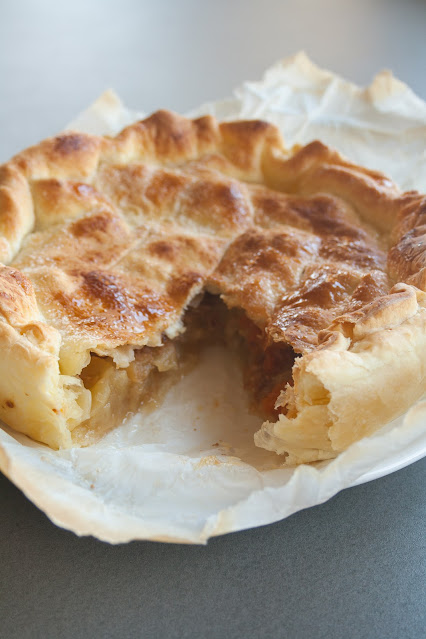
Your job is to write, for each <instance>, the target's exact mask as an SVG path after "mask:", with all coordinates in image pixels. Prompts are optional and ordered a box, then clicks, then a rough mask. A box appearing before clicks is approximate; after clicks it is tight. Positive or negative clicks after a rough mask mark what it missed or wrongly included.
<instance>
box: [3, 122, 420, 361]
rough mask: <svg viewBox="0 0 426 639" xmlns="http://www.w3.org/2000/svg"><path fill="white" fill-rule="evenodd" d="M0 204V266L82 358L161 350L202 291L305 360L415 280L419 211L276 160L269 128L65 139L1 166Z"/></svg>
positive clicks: (354, 178) (364, 178)
mask: <svg viewBox="0 0 426 639" xmlns="http://www.w3.org/2000/svg"><path fill="white" fill-rule="evenodd" d="M0 197H1V198H3V199H2V200H0V201H1V202H3V204H2V208H1V210H0V236H1V237H0V239H1V243H0V259H3V261H6V262H8V263H9V264H10V266H11V267H12V268H13V269H15V271H16V270H18V271H19V272H22V273H23V274H24V276H25V278H26V281H28V282H30V283H31V286H32V290H33V291H34V295H33V297H34V300H36V308H37V313H38V318H39V319H40V318H41V317H42V318H43V321H45V322H46V323H47V324H49V325H50V326H52V327H54V328H56V329H58V330H59V332H60V334H61V337H62V340H64V341H68V342H72V341H73V340H77V341H78V340H83V341H84V343H85V344H87V347H88V348H89V349H96V348H104V349H108V348H115V347H117V346H120V345H126V344H131V345H138V344H139V345H143V344H146V343H152V344H153V343H160V342H161V337H162V334H163V333H164V332H165V331H167V330H168V329H169V328H171V327H172V326H173V325H175V324H176V323H177V322H179V320H180V319H181V318H182V315H183V313H184V312H185V308H186V306H187V305H188V303H189V302H190V300H191V299H192V298H193V297H194V296H195V295H197V294H199V293H200V292H201V291H203V290H205V289H207V290H209V291H211V292H214V293H216V294H220V295H222V297H223V299H224V300H225V302H226V303H227V304H228V305H229V306H230V307H233V306H237V307H239V308H241V309H243V310H244V311H245V313H246V314H247V317H249V318H250V319H251V320H252V321H253V322H255V323H256V324H257V325H258V326H259V327H261V329H262V330H263V331H265V334H266V335H267V336H268V338H269V339H270V340H271V341H281V342H286V343H288V344H290V345H291V346H293V348H294V349H295V350H297V351H298V352H304V351H305V350H311V349H313V348H315V347H316V346H317V345H318V339H317V335H318V332H319V331H321V330H322V329H324V328H326V327H327V326H328V325H329V324H330V323H331V322H332V321H333V320H334V319H335V318H336V317H337V316H339V315H340V314H342V313H347V312H352V311H354V310H358V309H359V308H362V306H363V305H364V304H366V303H369V302H370V301H371V300H372V299H375V298H376V297H380V296H382V295H383V294H386V293H387V291H388V290H389V287H390V285H391V283H393V281H396V280H398V279H404V278H408V279H409V280H410V281H420V280H415V278H421V277H423V276H422V275H421V273H422V270H424V266H425V244H424V233H423V232H422V231H421V228H422V225H421V224H420V213H419V211H420V210H423V211H424V205H423V204H422V203H421V201H420V196H418V195H417V194H407V195H405V196H404V195H401V194H400V193H399V191H398V189H397V188H396V187H395V185H393V184H392V183H391V182H390V181H389V180H387V178H385V177H384V176H383V175H381V174H380V173H378V172H375V171H369V170H367V169H363V168H360V167H357V166H355V165H352V164H351V163H349V162H348V161H346V160H345V159H344V158H342V157H341V156H340V155H339V154H338V153H336V152H335V151H333V150H331V149H329V148H327V147H326V146H324V145H323V144H321V143H320V142H313V143H311V144H309V145H307V146H306V147H303V148H298V149H295V150H294V151H293V152H291V153H290V152H288V151H285V149H284V147H283V143H282V140H281V137H280V134H279V132H278V130H277V129H276V128H275V127H273V126H272V125H270V124H268V123H265V122H258V121H252V122H228V123H222V124H219V123H217V122H216V121H215V120H214V118H211V117H209V116H206V117H203V118H198V119H196V120H187V119H185V118H181V117H180V116H177V115H175V114H172V113H169V112H166V111H161V112H158V113H156V114H153V115H152V116H151V117H150V118H147V119H146V120H143V121H141V122H139V123H136V124H134V125H132V126H130V127H127V128H126V129H124V130H123V131H122V132H121V133H120V134H119V135H118V136H117V137H115V138H109V137H104V138H101V137H96V136H88V135H85V134H77V133H67V134H63V135H61V136H58V137H56V138H52V139H50V140H46V141H44V142H42V143H41V144H40V145H38V146H36V147H33V148H31V149H28V150H26V151H24V152H23V153H22V154H20V155H18V156H17V157H16V158H14V159H13V160H12V161H11V162H10V163H9V164H8V165H5V167H3V168H2V169H1V171H0ZM422 207H423V209H422ZM18 213H19V214H18ZM422 215H423V213H422ZM392 232H393V235H392V239H391V240H390V239H389V238H390V237H391V233H392ZM389 242H391V244H393V248H391V251H390V253H389V260H388V262H389V263H388V264H387V249H388V244H389ZM15 271H14V272H15ZM389 273H390V277H391V281H389V278H388V275H389ZM413 278H414V280H413ZM1 287H2V288H1V289H0V290H3V302H2V298H1V297H0V311H1V310H2V307H3V306H5V305H6V302H5V301H4V300H5V299H6V298H5V297H4V295H5V293H4V291H6V290H7V287H6V285H1ZM7 294H8V295H9V293H7ZM11 295H12V297H13V295H14V293H13V292H12V294H11ZM16 295H17V298H18V297H19V294H18V293H16ZM29 304H30V302H29ZM31 309H32V311H31V313H32V314H33V315H35V314H36V312H35V309H34V308H33V307H32V306H31ZM40 312H41V313H42V315H40Z"/></svg>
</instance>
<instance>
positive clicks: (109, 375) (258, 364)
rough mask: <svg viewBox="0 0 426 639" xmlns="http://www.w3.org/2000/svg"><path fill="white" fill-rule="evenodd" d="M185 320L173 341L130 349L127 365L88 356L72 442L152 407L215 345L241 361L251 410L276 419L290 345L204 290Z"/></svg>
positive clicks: (95, 436) (89, 439)
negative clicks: (82, 405) (80, 415)
mask: <svg viewBox="0 0 426 639" xmlns="http://www.w3.org/2000/svg"><path fill="white" fill-rule="evenodd" d="M184 324H185V331H184V333H183V334H182V335H180V336H179V337H178V338H176V339H175V340H173V341H172V340H170V339H168V338H164V339H163V344H162V345H161V346H159V347H148V346H145V347H144V348H141V349H135V350H134V353H133V354H134V359H133V361H131V362H130V363H129V364H128V366H127V367H126V368H117V366H116V364H115V363H114V361H113V359H112V358H111V357H101V356H99V355H96V354H94V353H92V354H91V357H90V362H89V364H88V365H87V366H85V368H83V370H82V371H81V373H80V375H79V378H80V379H81V380H82V383H83V385H84V388H85V389H86V390H88V391H89V392H90V394H91V410H90V417H89V418H88V419H86V420H85V421H83V422H82V423H81V424H79V425H78V426H76V427H75V428H74V429H73V431H72V438H73V441H74V443H76V444H79V445H88V444H90V443H93V442H94V441H96V440H97V439H99V438H100V437H101V436H102V435H104V434H105V433H106V432H107V431H109V430H110V429H112V428H114V427H115V426H117V425H119V424H120V423H122V422H123V420H124V419H125V417H126V416H127V415H129V414H131V413H135V412H136V411H137V410H138V409H139V408H140V407H141V406H145V407H148V408H149V407H150V406H151V407H155V406H156V405H157V404H158V402H159V401H160V399H161V396H162V395H164V392H165V391H166V390H167V389H168V388H169V387H170V384H171V383H173V381H174V380H176V379H177V374H176V373H178V372H182V371H183V370H184V369H187V367H188V366H190V365H193V364H194V363H195V362H196V356H197V353H198V352H199V351H200V350H201V349H202V348H204V347H206V346H209V345H212V344H220V343H221V344H224V345H226V346H227V348H230V349H232V350H233V352H235V353H236V355H237V357H238V359H239V360H240V362H241V366H242V371H243V380H244V387H245V389H246V390H247V393H248V396H249V400H250V404H251V409H252V410H253V412H254V413H256V414H258V415H259V417H261V418H262V420H266V419H274V418H275V419H276V418H277V415H278V412H279V411H278V410H277V409H275V404H276V401H277V398H278V396H279V395H280V393H281V391H282V390H284V388H285V387H286V385H287V384H288V382H290V381H291V371H292V366H293V363H294V360H295V353H294V351H293V349H292V348H291V347H290V346H288V345H287V344H282V343H272V344H271V343H268V342H267V340H266V338H265V333H264V331H262V330H261V329H260V328H259V327H257V326H256V325H255V324H254V323H253V322H252V321H251V320H249V319H248V318H247V316H246V315H245V313H244V312H243V311H240V310H238V309H228V308H227V307H226V305H225V304H224V302H223V301H222V300H221V299H220V298H219V297H218V296H216V295H211V294H209V293H206V294H204V295H203V296H200V297H199V298H198V299H196V300H194V301H193V303H192V304H191V306H190V307H189V308H188V310H187V311H186V314H185V318H184ZM279 410H280V411H281V412H282V411H283V409H282V408H280V409H279Z"/></svg>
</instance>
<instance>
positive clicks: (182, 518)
mask: <svg viewBox="0 0 426 639" xmlns="http://www.w3.org/2000/svg"><path fill="white" fill-rule="evenodd" d="M204 113H211V114H213V115H216V117H218V118H219V119H237V118H263V119H266V120H269V121H271V122H274V123H275V124H277V125H278V126H279V127H280V129H281V131H282V132H283V135H284V138H285V140H286V142H287V144H288V145H289V146H290V145H292V144H293V143H295V142H300V143H305V142H308V141H309V140H312V139H315V138H320V139H321V140H323V141H324V142H326V143H327V144H330V145H332V146H334V147H336V148H337V149H339V150H340V151H341V152H343V153H344V154H345V155H346V156H348V157H349V158H350V159H351V160H353V161H355V162H358V163H360V164H364V165H366V166H369V167H371V168H377V169H380V170H382V171H384V172H386V173H387V174H388V175H390V176H391V177H392V178H393V179H394V180H395V181H396V182H397V183H398V184H399V186H400V187H401V188H403V189H412V188H417V189H419V190H422V191H426V161H425V160H426V151H425V149H426V104H425V103H424V102H423V101H422V100H420V99H419V98H418V97H417V96H415V95H414V94H413V93H412V91H410V89H408V88H407V87H406V86H405V85H404V84H402V83H401V82H399V81H398V80H396V79H395V78H393V77H392V75H391V74H390V73H389V72H382V73H380V74H379V75H377V76H376V78H375V79H374V81H373V83H372V84H371V85H370V86H369V87H368V88H366V89H360V88H358V87H356V86H355V85H353V84H350V83H349V82H346V81H345V80H343V79H341V78H339V77H337V76H336V75H334V74H332V73H330V72H329V71H323V70H321V69H319V68H318V67H316V66H315V65H313V64H312V63H311V62H310V61H309V60H308V58H307V57H306V56H305V55H304V54H303V53H302V54H298V55H296V56H293V57H292V58H289V59H287V60H284V61H282V62H280V63H278V64H276V65H274V66H273V67H272V68H270V69H269V70H268V71H267V72H266V73H265V76H264V78H263V80H262V81H261V82H256V83H245V84H244V85H243V86H242V87H241V88H239V89H237V90H236V92H235V97H234V98H232V99H229V100H226V101H221V102H216V103H210V104H206V105H204V106H202V107H200V108H198V109H196V110H194V111H193V112H191V114H190V115H198V114H204ZM142 115H143V114H142V113H138V114H136V113H132V112H130V111H128V110H127V109H125V107H124V106H123V105H122V103H121V102H120V100H119V98H118V97H117V96H116V95H115V94H114V93H113V92H112V91H108V92H106V93H105V94H103V95H102V96H101V97H100V98H99V99H98V100H97V101H96V102H95V103H94V104H93V105H92V106H91V107H89V108H88V109H87V110H86V111H85V112H84V113H83V114H81V115H80V116H79V117H78V118H77V119H76V120H75V121H74V122H73V123H72V124H71V125H70V126H69V127H67V128H74V129H79V130H82V131H87V132H92V133H96V134H103V133H110V134H112V133H116V132H117V131H119V130H120V129H121V128H122V127H123V126H125V125H127V124H129V123H130V122H132V121H134V120H135V119H137V118H139V117H142ZM259 426H260V424H259V420H258V418H255V417H254V416H253V415H251V414H250V413H249V412H248V409H247V398H246V397H245V394H244V391H243V390H242V382H241V375H240V372H239V369H238V366H237V364H236V362H235V361H234V360H233V358H232V356H231V355H230V354H229V353H228V352H227V351H226V350H225V349H223V348H221V347H214V348H213V347H212V348H209V349H207V350H206V351H204V352H203V353H202V354H201V356H200V363H199V365H198V366H197V367H196V368H195V369H194V370H193V371H192V372H190V373H189V374H188V375H187V376H186V377H185V378H183V379H181V380H180V381H179V382H178V383H177V384H176V385H175V386H174V387H173V388H171V389H170V391H169V392H168V393H167V395H166V397H165V399H164V401H163V402H161V404H160V406H159V407H158V408H157V409H156V410H155V411H153V412H151V413H143V412H142V413H140V414H138V415H136V416H135V417H134V418H132V419H131V420H129V421H128V422H127V423H126V424H124V425H123V426H122V427H120V428H117V429H115V430H114V431H113V432H112V433H110V434H109V435H107V436H106V437H105V438H104V439H103V440H102V441H101V442H99V443H98V444H95V445H93V446H91V447H89V448H85V449H78V448H75V449H71V450H67V451H52V450H50V449H49V448H47V447H46V446H43V445H41V444H37V443H35V442H32V441H31V440H30V439H28V438H27V437H25V436H23V435H19V434H16V433H14V432H13V431H12V430H11V429H9V428H7V427H4V429H3V430H0V469H1V470H2V471H3V472H4V473H5V474H6V475H7V476H8V477H9V478H10V479H11V480H12V481H13V482H14V483H15V484H16V485H17V486H18V487H19V488H20V489H21V490H23V492H24V493H25V494H26V495H27V497H29V498H30V499H31V500H32V501H33V502H34V503H35V504H36V505H37V506H38V507H39V508H41V509H42V510H43V511H44V512H45V513H46V515H47V516H48V517H50V519H51V520H52V521H53V522H55V523H56V524H58V525H60V526H63V527H64V528H68V529H70V530H73V531H74V532H75V533H77V534H79V535H89V534H90V535H94V536H96V537H98V538H99V539H102V540H105V541H109V542H111V543H119V542H126V541H131V540H134V539H152V540H158V541H173V542H185V543H205V542H206V541H207V540H208V538H209V537H211V536H213V535H219V534H223V533H227V532H231V531H237V530H242V529H245V528H251V527H254V526H260V525H264V524H268V523H271V522H274V521H277V520H279V519H283V518H284V517H287V516H289V515H291V514H292V513H294V512H297V511H298V510H301V509H303V508H306V507H308V506H313V505H315V504H319V503H322V502H324V501H326V500H327V499H329V498H330V497H332V496H333V495H335V494H336V493H337V492H339V491H340V490H342V489H343V488H346V487H349V486H353V485H356V484H358V483H362V482H363V481H369V480H371V479H375V478H376V477H380V476H382V475H385V474H387V473H389V472H392V471H394V470H397V469H398V468H402V467H403V466H405V465H407V464H409V463H411V462H413V461H415V460H417V459H420V458H421V457H423V456H424V455H426V401H423V402H419V403H418V404H417V405H416V406H414V407H412V408H411V409H410V410H409V411H408V412H407V413H406V414H405V415H404V416H402V417H400V418H398V419H397V420H395V421H394V422H392V424H388V425H387V426H386V427H384V428H383V429H382V430H381V431H380V432H378V433H376V434H375V435H374V436H372V437H369V438H366V439H364V440H362V441H360V442H357V443H356V444H354V445H353V446H351V447H350V448H349V449H348V450H347V451H345V452H344V453H342V454H341V455H339V457H338V458H337V459H335V460H331V461H329V462H322V463H319V464H316V465H311V466H307V465H305V466H299V467H298V468H294V469H289V468H281V467H280V458H279V457H278V456H276V455H273V454H272V453H269V452H267V451H263V450H261V449H257V448H256V447H255V446H254V444H253V433H254V432H255V430H257V429H258V427H259Z"/></svg>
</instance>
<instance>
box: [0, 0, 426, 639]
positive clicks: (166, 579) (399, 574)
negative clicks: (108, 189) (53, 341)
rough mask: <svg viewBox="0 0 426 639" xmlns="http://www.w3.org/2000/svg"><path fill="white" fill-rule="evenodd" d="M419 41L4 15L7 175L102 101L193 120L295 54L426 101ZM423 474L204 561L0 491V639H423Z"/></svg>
mask: <svg viewBox="0 0 426 639" xmlns="http://www.w3.org/2000/svg"><path fill="white" fill-rule="evenodd" d="M425 35H426V3H425V2H422V1H421V0H417V1H414V0H409V1H405V2H403V1H401V2H395V1H392V0H388V1H384V0H383V1H379V0H370V1H368V0H358V1H357V2H356V3H355V2H349V1H347V2H345V1H344V0H340V1H338V0H323V1H317V2H315V1H314V0H311V1H309V0H298V1H297V2H296V1H287V2H285V1H283V2H279V1H274V0H263V1H261V0H259V1H250V0H245V1H244V0H228V1H227V2H226V1H224V0H216V1H215V2H207V1H206V2H202V1H200V0H198V1H197V0H180V1H175V2H173V1H172V0H155V1H154V0H153V1H152V2H147V1H141V2H137V1H136V0H134V1H131V0H104V1H101V0H92V1H90V0H85V1H83V0H72V1H68V2H61V1H59V0H56V2H53V1H49V0H39V1H38V2H35V1H31V0H10V1H9V0H6V1H5V0H3V1H2V2H1V3H0V77H1V83H0V132H1V134H0V161H1V160H5V159H7V158H8V157H9V156H10V155H11V154H13V153H15V152H17V151H18V150H20V149H21V148H23V147H25V146H28V145H29V144H31V143H34V142H36V141H37V140H39V139H41V138H42V137H45V136H47V135H49V134H53V133H55V132H57V131H58V130H60V129H61V127H63V126H64V124H66V123H67V122H68V121H69V120H70V119H71V118H72V117H73V116H74V115H75V114H76V113H77V112H78V111H80V110H81V109H82V108H84V107H85V106H86V105H87V104H88V103H89V102H90V101H91V100H93V99H94V98H95V97H96V96H97V95H98V94H99V93H100V92H102V91H103V90H104V89H106V88H108V87H114V88H115V89H116V90H117V91H118V93H119V94H120V95H121V96H122V98H123V99H124V101H125V102H126V103H127V104H128V105H129V106H131V107H134V108H137V109H142V110H144V111H147V112H148V111H151V110H154V109H156V108H159V107H168V108H172V109H175V110H177V111H181V112H184V111H185V110H188V109H190V108H191V107H194V106H196V105H198V104H199V103H201V102H203V101H206V100H210V99H216V98H219V97H224V96H228V95H230V93H231V92H232V89H233V88H234V87H235V86H237V85H238V84H240V83H241V81H243V80H244V79H258V78H260V76H261V74H262V71H263V70H264V69H265V68H266V67H267V66H268V65H270V64H271V63H272V62H274V61H276V60H278V59H279V58H282V57H284V56H287V55H289V54H291V53H294V52H296V51H298V50H300V49H305V50H306V51H307V52H308V54H309V55H310V56H311V57H312V58H313V59H314V60H315V61H317V63H318V64H320V65H322V66H326V67H329V68H331V69H333V70H334V71H336V72H338V73H340V74H342V75H344V76H346V77H347V78H349V79H351V80H353V81H355V82H358V83H360V84H366V83H368V82H369V81H370V80H371V78H372V77H373V75H374V74H375V72H377V71H378V70H379V69H381V68H383V67H386V68H391V69H393V71H394V72H395V74H396V75H397V76H398V77H400V78H401V79H402V80H404V81H405V82H407V83H408V84H409V85H410V86H411V87H412V88H413V89H414V90H415V91H416V92H417V93H418V94H419V95H420V96H421V97H423V98H426V74H425V71H426V37H425ZM0 356H1V354H0ZM425 470H426V460H422V461H419V462H417V463H416V464H414V465H412V466H410V467H408V468H406V469H403V470H401V471H399V472H397V473H394V474H393V475H389V476H387V477H384V478H382V479H380V480H377V481H375V482H371V483H369V484H366V485H364V486H359V487H357V488H352V489H349V490H346V491H344V492H343V493H341V494H339V495H338V496H336V497H335V498H333V499H332V500H331V501H329V502H327V503H326V504H323V505H321V506H318V507H316V508H312V509H309V510H306V511H304V512H301V513H298V514H296V515H294V516H292V517H290V518H289V519H287V520H285V521H283V522H280V523H277V524H273V525H271V526H266V527H264V528H259V529H256V530H250V531H245V532H242V533H236V534H233V535H228V536H226V537H222V538H218V539H215V540H213V541H211V542H210V543H209V544H208V546H206V547H190V546H178V545H175V546H174V545H166V544H155V543H149V542H134V543H130V544H127V545H122V546H116V547H114V546H108V545H107V544H104V543H101V542H99V541H97V540H95V539H92V538H85V539H84V538H83V539H79V538H78V537H76V536H75V535H73V534H72V533H70V532H66V531H63V530H61V529H59V528H56V527H55V526H54V525H53V524H52V523H51V522H50V521H49V520H48V519H47V518H46V517H45V516H44V515H43V514H42V513H41V512H40V511H38V510H37V508H35V507H34V506H33V505H32V504H31V503H30V502H29V501H28V500H26V498H25V497H24V496H23V495H22V494H21V493H20V492H19V491H18V490H17V489H16V488H15V487H14V486H13V485H12V484H11V483H10V482H9V481H8V480H7V479H6V478H5V477H3V476H0V508H1V518H0V574H1V577H0V636H1V637H2V638H4V639H11V638H12V637H16V638H20V639H22V638H25V637H43V638H50V637H52V638H55V639H56V638H58V639H60V638H62V637H64V638H65V637H67V638H68V637H70V638H71V637H73V638H75V637H94V638H95V637H96V638H97V637H154V638H156V637H159V638H162V637H171V638H172V637H226V638H228V637H229V638H233V637H236V638H237V637H238V638H240V637H241V638H243V637H244V638H246V637H266V636H268V637H270V636H272V637H274V636H275V637H286V638H293V637H295V638H299V637H300V638H304V637H316V638H318V639H319V638H321V637H327V638H328V639H334V638H336V639H337V638H341V637H348V638H367V637H368V638H369V637H378V638H382V637H383V638H386V639H392V638H395V639H396V638H398V639H401V638H407V639H408V638H411V637H413V638H414V637H415V638H420V637H422V638H423V637H424V636H425V634H426V633H425V628H426V614H425V601H426V596H425V595H426V553H425V550H426V547H425V546H426V544H425V534H424V530H425V520H426V498H425V497H426V495H425Z"/></svg>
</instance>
